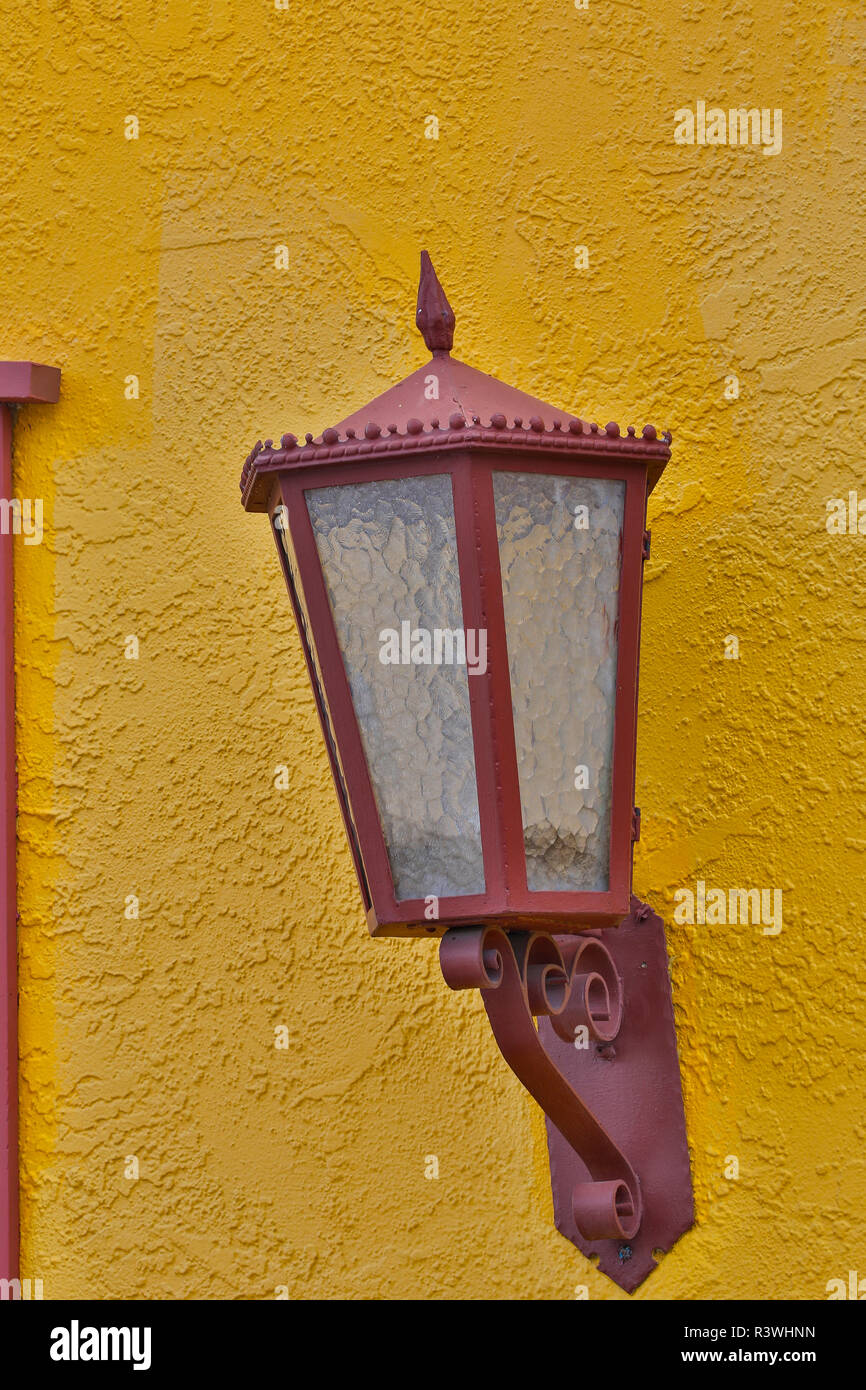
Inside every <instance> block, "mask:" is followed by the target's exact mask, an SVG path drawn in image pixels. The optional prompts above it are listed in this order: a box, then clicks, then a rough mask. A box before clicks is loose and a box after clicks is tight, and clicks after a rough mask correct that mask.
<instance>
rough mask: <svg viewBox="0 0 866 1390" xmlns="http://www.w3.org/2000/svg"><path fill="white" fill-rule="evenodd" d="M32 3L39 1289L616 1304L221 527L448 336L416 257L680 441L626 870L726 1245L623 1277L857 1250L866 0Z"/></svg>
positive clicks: (16, 292) (34, 1016) (30, 747)
mask: <svg viewBox="0 0 866 1390" xmlns="http://www.w3.org/2000/svg"><path fill="white" fill-rule="evenodd" d="M0 13H2V16H3V20H4V52H3V58H2V64H3V81H4V95H5V98H6V100H5V102H4V114H3V116H2V119H0V128H2V136H0V138H2V146H3V152H4V159H3V191H2V211H0V227H2V239H3V248H4V270H5V293H4V315H3V324H4V326H3V339H2V344H0V349H2V355H3V356H4V357H7V358H14V357H22V358H33V359H36V360H42V361H46V362H50V363H55V364H57V365H59V366H61V367H62V369H63V387H62V399H61V402H60V404H59V405H58V406H56V407H38V408H34V407H30V408H28V410H27V411H25V412H22V414H21V416H20V419H19V422H18V426H17V431H16V439H15V480H16V491H17V495H19V496H31V497H36V496H41V497H43V498H44V500H45V514H46V534H45V540H44V542H43V544H42V545H41V546H38V547H36V546H33V547H25V546H23V545H22V544H20V542H16V563H17V585H18V590H17V592H18V615H17V644H18V646H17V659H18V719H19V767H20V783H21V786H20V821H19V831H20V864H19V870H20V913H21V924H20V962H21V1052H22V1062H21V1077H22V1099H21V1121H22V1222H23V1233H22V1241H23V1245H22V1256H23V1258H22V1265H23V1273H24V1274H25V1275H30V1276H39V1277H42V1278H43V1280H44V1284H45V1295H46V1297H49V1298H51V1297H97V1298H98V1297H111V1296H114V1297H117V1296H123V1297H181V1298H184V1297H187V1298H188V1297H240V1298H258V1297H266V1298H267V1297H273V1296H274V1290H275V1289H276V1288H277V1287H279V1286H287V1288H288V1291H289V1293H290V1295H291V1296H292V1297H294V1298H299V1297H304V1296H315V1297H357V1298H375V1297H394V1296H410V1297H412V1296H418V1297H430V1298H445V1297H463V1298H508V1297H519V1298H529V1299H537V1298H545V1299H547V1298H556V1299H558V1298H573V1297H574V1292H575V1288H576V1286H578V1285H586V1286H587V1287H588V1289H589V1293H590V1296H591V1298H622V1297H624V1295H622V1294H621V1293H620V1292H619V1290H617V1289H615V1288H613V1287H612V1286H611V1285H610V1284H609V1283H607V1281H605V1280H604V1279H603V1278H602V1277H600V1276H599V1275H598V1274H597V1273H596V1272H595V1271H594V1270H593V1269H592V1267H591V1266H589V1265H587V1264H586V1262H585V1261H584V1260H583V1259H582V1257H581V1256H580V1255H579V1254H578V1253H577V1252H576V1251H575V1250H574V1249H573V1248H572V1247H571V1246H569V1245H568V1244H567V1243H566V1242H564V1241H563V1240H562V1239H561V1238H560V1237H559V1236H558V1235H557V1233H556V1232H555V1230H554V1229H553V1225H552V1206H551V1201H550V1196H549V1191H548V1186H547V1173H546V1147H545V1138H544V1127H543V1121H542V1118H541V1115H540V1113H539V1111H538V1110H537V1108H536V1107H535V1106H534V1104H533V1103H532V1102H531V1101H530V1100H529V1099H528V1098H527V1097H526V1096H525V1095H524V1094H523V1093H522V1091H521V1090H520V1087H519V1086H518V1083H517V1081H516V1080H515V1079H514V1077H513V1076H512V1075H511V1073H510V1072H509V1071H508V1070H507V1068H506V1067H505V1065H504V1064H503V1063H502V1062H501V1061H500V1059H499V1057H498V1054H497V1053H496V1051H495V1048H494V1044H493V1041H492V1038H491V1036H490V1033H489V1030H488V1027H487V1024H486V1020H485V1018H484V1016H483V1011H482V1007H481V1004H480V1002H479V1001H478V999H477V997H471V996H469V995H452V994H450V993H449V991H447V989H446V988H445V986H444V984H443V982H442V979H441V977H440V974H439V970H438V965H437V961H436V949H435V946H434V945H433V944H432V943H421V944H418V945H414V944H410V943H408V942H405V941H387V940H386V941H378V942H372V941H370V940H369V939H368V937H367V933H366V929H365V926H364V921H363V916H362V912H361V905H360V901H359V897H358V894H357V891H356V887H355V882H354V876H353V871H352V867H351V862H350V856H349V852H348V849H347V847H346V844H345V842H344V836H343V831H342V828H341V824H340V821H339V816H338V810H337V804H336V799H335V795H334V792H333V790H332V788H331V785H330V778H329V772H328V767H327V762H326V757H325V752H324V749H323V746H322V740H321V737H320V734H319V731H318V726H317V723H316V719H315V713H314V708H313V701H312V696H311V694H310V691H309V688H308V684H307V680H306V676H305V673H304V670H303V664H302V658H301V652H300V647H299V643H298V639H297V636H296V633H295V631H294V628H293V623H292V619H291V615H290V609H289V604H288V602H287V599H286V597H285V595H284V594H283V593H282V592H281V582H280V579H279V573H278V567H277V561H276V557H275V554H274V547H273V542H272V540H271V537H270V535H269V534H268V528H267V525H266V523H265V521H264V520H263V519H262V518H260V517H248V516H245V515H244V514H243V513H242V511H241V508H240V505H239V500H238V488H237V478H238V474H239V469H240V465H241V462H242V460H243V458H244V455H245V454H246V452H247V450H248V448H249V446H250V444H251V443H252V441H253V440H255V439H256V438H257V437H264V436H265V435H268V434H269V435H272V436H274V437H277V436H278V435H279V433H280V432H281V431H282V430H285V429H291V430H294V431H295V432H296V433H301V432H303V431H304V430H306V429H311V430H314V431H317V430H319V429H321V428H322V427H324V426H326V425H328V424H330V423H332V422H333V421H334V420H336V419H339V418H341V417H342V416H344V415H346V414H347V413H348V412H349V411H350V410H352V409H354V408H356V407H357V406H360V405H361V404H363V402H364V401H365V400H367V399H369V398H370V397H371V396H373V395H374V394H375V393H377V392H379V391H381V390H382V389H384V388H385V387H386V386H388V385H389V384H390V383H391V382H392V381H394V380H396V379H397V378H398V377H399V376H402V375H405V373H406V372H408V371H409V370H410V369H412V368H413V367H415V366H417V365H418V364H419V363H420V362H421V361H422V360H424V356H425V354H424V348H423V345H422V344H421V341H420V338H418V337H417V335H415V334H414V333H413V331H412V318H413V311H414V290H415V282H416V274H417V261H418V251H419V248H420V247H421V246H422V245H426V246H427V247H428V248H429V249H430V250H431V252H432V254H433V256H434V260H435V263H436V266H437V270H438V271H439V274H440V276H441V279H442V282H443V284H444V285H445V287H446V290H447V291H448V294H449V297H450V298H451V301H452V303H453V305H454V307H455V310H456V313H457V335H456V344H455V346H456V349H457V351H458V353H459V355H460V356H461V357H462V358H463V359H465V360H467V361H469V362H472V363H474V364H475V365H477V366H479V367H481V368H483V369H484V370H486V371H490V372H492V373H493V374H495V375H497V376H501V377H503V378H504V379H506V380H510V381H513V382H514V384H515V385H517V386H519V387H521V388H523V389H524V390H527V391H529V392H531V393H532V394H534V395H538V396H541V397H542V398H544V399H547V400H552V401H554V402H558V403H561V404H562V406H563V407H564V408H568V409H573V410H575V411H577V412H578V413H581V414H584V415H585V416H587V417H588V418H590V419H600V420H601V421H602V423H604V422H605V421H607V420H609V419H617V420H619V421H620V422H621V423H622V424H626V423H635V424H637V425H638V426H640V425H641V424H642V423H644V421H653V422H655V423H656V424H658V425H659V426H665V427H668V426H669V427H670V428H671V429H672V430H673V432H674V457H673V461H672V464H671V465H670V466H669V468H668V471H667V473H666V475H665V477H664V479H663V480H662V483H661V485H660V486H659V488H658V489H657V491H656V493H655V494H654V496H653V498H652V500H651V506H650V524H651V526H652V532H653V554H652V559H651V560H650V562H649V565H648V571H647V584H646V591H645V607H644V640H643V660H642V670H641V712H640V731H639V759H638V783H639V794H638V801H639V803H640V805H641V808H642V811H643V830H642V840H641V842H640V844H639V846H638V853H637V857H636V876H635V886H636V890H637V891H638V892H639V893H640V894H641V895H642V896H644V897H645V898H646V899H647V900H648V901H649V902H651V903H652V905H653V906H654V907H655V908H656V909H657V910H658V911H659V912H661V914H662V915H663V916H664V917H665V919H666V921H667V922H668V923H670V924H671V926H670V933H669V946H670V950H671V955H672V960H673V980H674V991H675V1004H676V1013H677V1019H678V1025H679V1036H680V1049H681V1059H682V1065H683V1076H684V1085H685V1099H686V1111H687V1122H688V1128H689V1135H690V1142H691V1146H692V1156H693V1164H694V1173H695V1186H696V1201H697V1217H698V1219H697V1225H696V1227H695V1229H694V1230H693V1231H692V1232H691V1233H690V1234H689V1235H687V1236H686V1237H685V1238H684V1239H683V1240H682V1241H680V1243H679V1244H678V1245H677V1247H676V1248H675V1249H674V1251H673V1252H672V1253H671V1254H670V1255H668V1256H667V1257H665V1259H664V1260H663V1262H662V1264H661V1266H660V1268H659V1269H658V1270H657V1271H656V1272H655V1273H654V1274H653V1275H652V1276H651V1277H650V1279H649V1280H648V1281H647V1283H646V1284H645V1285H644V1286H643V1288H642V1289H641V1290H640V1291H639V1293H638V1294H637V1295H636V1297H638V1298H648V1299H653V1298H670V1297H675V1298H723V1297H734V1298H739V1297H752V1296H757V1297H765V1298H783V1297H793V1298H801V1299H806V1298H823V1297H825V1296H826V1294H825V1286H826V1283H827V1280H828V1279H830V1278H834V1277H842V1278H845V1277H846V1275H847V1271H848V1270H849V1269H855V1270H856V1269H859V1270H860V1272H861V1274H862V1273H863V1272H864V1271H863V1262H864V1254H863V1250H864V1246H863V1217H862V1211H863V1199H864V1196H866V1159H864V1138H866V1135H864V1118H863V1082H864V1046H863V1028H864V1016H866V1009H864V1004H866V1000H864V995H866V980H864V970H863V965H862V954H863V936H864V912H866V907H864V894H863V891H862V889H863V880H864V855H866V821H864V810H863V804H864V791H866V777H864V772H863V767H862V763H863V760H864V754H866V736H864V725H863V708H864V697H866V677H864V663H863V650H862V633H863V621H864V611H866V603H864V589H863V554H864V550H863V547H864V546H866V537H858V536H838V537H833V536H830V535H828V534H827V532H826V529H825V522H824V518H825V503H826V500H827V498H829V497H838V496H842V497H844V496H846V495H847V492H848V490H849V489H851V488H857V487H858V486H862V487H863V489H864V492H866V479H864V474H863V443H862V440H863V436H864V423H866V422H864V420H863V390H862V377H863V370H864V360H866V318H864V308H863V289H864V279H866V276H864V270H863V264H862V256H861V255H860V253H859V247H860V246H862V244H863V233H864V195H863V188H864V175H866V141H864V110H866V103H864V96H866V81H864V77H866V20H864V18H863V14H862V8H861V6H860V5H859V3H854V0H850V3H848V0H845V2H844V3H831V2H830V0H825V2H824V3H822V2H821V0H819V2H818V3H808V4H807V3H806V0H780V3H778V4H774V5H765V4H757V3H747V0H720V3H718V4H715V5H708V4H703V3H697V2H693V0H676V2H674V0H659V3H656V4H653V5H639V4H623V3H613V2H611V3H606V0H590V3H589V8H588V10H587V11H586V12H581V11H577V10H575V9H574V7H573V6H572V5H571V4H570V3H567V0H557V3H544V4H542V3H540V2H539V0H531V2H530V3H521V4H516V3H514V0H505V3H497V4H495V5H494V4H491V3H489V0H482V3H479V4H476V5H473V6H466V5H460V4H458V3H456V0H443V3H441V4H438V5H435V6H432V5H429V4H427V3H423V4H417V3H408V4H405V5H403V6H399V7H394V6H391V5H386V4H384V3H382V2H381V0H368V3H366V4H364V5H362V6H346V5H337V4H334V3H327V4H323V5H322V4H320V5H316V6H315V7H310V6H307V5H302V4H295V3H293V4H292V6H291V9H290V11H289V12H288V13H284V12H279V11H276V10H275V9H274V7H273V5H270V4H268V3H265V0H261V2H260V3H256V4H248V3H241V0H209V3H207V4H204V3H197V2H195V0H191V3H189V4H186V5H183V6H180V5H175V4H169V3H168V2H167V0H147V2H146V3H139V0H136V3H133V0H99V3H85V0H70V3H67V4H65V5H62V6H61V5H60V4H56V3H52V2H51V0H46V3H41V4H36V5H30V6H27V7H22V6H20V5H18V4H14V3H12V2H11V0H5V3H3V4H2V5H0ZM699 99H703V100H706V101H707V102H708V103H709V104H712V103H718V104H719V105H721V106H722V107H728V106H729V105H745V106H759V107H769V108H782V110H783V112H784V147H783V150H782V153H781V154H780V155H778V156H777V157H769V158H768V157H765V156H764V155H763V154H762V153H761V151H760V150H756V149H751V148H747V149H731V148H727V147H723V148H716V149H713V148H697V147H683V146H677V145H675V144H674V142H673V138H672V137H673V128H674V121H673V113H674V111H675V110H676V109H677V108H678V107H682V106H687V105H688V106H692V107H693V106H694V104H695V102H696V101H697V100H699ZM131 114H133V115H136V116H137V117H138V120H139V122H140V135H139V139H138V140H126V139H125V138H124V119H125V117H127V116H129V115H131ZM430 115H435V116H436V117H437V118H438V121H439V139H438V140H431V139H425V138H424V132H425V118H427V117H428V116H430ZM280 245H285V246H287V247H288V268H287V269H285V270H278V269H276V268H275V257H274V248H275V247H276V246H280ZM576 245H584V246H586V247H587V249H588V252H589V266H588V268H587V269H582V270H581V269H576V268H575V255H574V248H575V246H576ZM732 373H734V374H736V375H737V376H738V377H739V380H740V396H739V399H737V400H734V401H729V400H726V399H725V397H724V390H725V378H726V376H727V375H730V374H732ZM131 374H135V375H137V376H138V377H139V380H140V397H139V399H137V400H129V399H126V398H125V394H124V383H125V379H126V378H127V377H129V376H130V375H131ZM133 634H134V635H137V636H138V638H139V642H140V656H139V659H138V660H137V661H133V660H127V659H125V657H124V642H125V639H126V638H127V637H128V636H129V635H133ZM729 635H736V636H737V637H738V638H739V650H740V657H739V660H738V661H732V660H725V659H724V650H725V642H724V639H725V637H726V636H729ZM280 764H286V765H288V767H289V769H290V778H289V781H290V786H289V789H288V790H278V789H277V788H276V787H275V785H274V779H275V770H276V768H277V766H278V765H280ZM699 878H702V879H704V880H705V881H706V882H707V883H708V884H711V885H718V886H722V887H725V888H728V887H734V886H743V887H765V888H781V889H782V890H783V893H784V927H783V930H782V932H781V934H779V935H778V936H767V935H763V934H762V933H761V930H760V928H758V927H753V926H745V927H743V926H735V927H701V926H694V927H689V926H682V927H676V926H674V925H673V902H674V899H673V894H674V892H675V891H676V889H677V888H679V887H684V886H694V884H695V882H696V880H697V879H699ZM132 894H134V895H136V896H137V897H138V898H139V900H140V905H141V906H140V916H139V917H138V919H137V920H130V919H128V918H126V917H125V916H124V906H125V902H126V900H127V898H128V897H129V895H132ZM281 1025H285V1027H286V1028H287V1029H288V1046H287V1047H286V1048H284V1049H280V1050H278V1049H277V1048H275V1046H274V1040H275V1029H276V1028H278V1027H279V1026H281ZM428 1155H436V1156H437V1158H438V1164H439V1177H438V1179H435V1180H427V1179H425V1176H424V1172H425V1159H426V1156H428ZM729 1155H736V1156H737V1157H738V1159H739V1165H740V1178H739V1180H737V1181H730V1180H727V1179H726V1178H725V1176H724V1168H725V1164H726V1161H727V1156H729ZM132 1156H135V1157H137V1158H138V1161H139V1177H138V1179H137V1180H132V1179H129V1178H126V1177H125V1176H124V1173H125V1170H126V1168H127V1166H128V1160H129V1158H130V1157H132Z"/></svg>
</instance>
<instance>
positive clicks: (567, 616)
mask: <svg viewBox="0 0 866 1390" xmlns="http://www.w3.org/2000/svg"><path fill="white" fill-rule="evenodd" d="M417 317H418V325H419V327H420V329H421V332H422V335H423V337H424V341H425V343H426V344H427V347H428V348H429V349H430V352H431V354H432V356H431V359H430V361H429V362H428V363H427V364H426V365H425V366H423V367H420V368H419V369H418V370H417V371H416V372H413V373H412V374H411V376H408V377H406V379H405V380H404V381H401V382H400V383H399V384H398V385H397V386H393V387H392V388H391V389H390V390H389V391H386V392H385V393H384V394H383V395H381V396H379V397H378V398H377V399H376V400H374V401H372V402H371V404H370V405H368V406H366V407H365V408H364V409H363V410H361V411H358V412H357V413H356V414H355V415H350V416H349V417H348V418H347V419H345V420H343V421H342V422H341V423H340V424H339V425H335V426H333V427H332V428H330V429H326V430H324V431H323V432H322V434H321V436H320V438H318V439H314V438H313V436H312V435H311V434H308V435H307V437H306V442H305V443H303V444H299V443H298V440H297V439H296V438H295V436H294V435H291V434H289V435H284V436H283V438H282V440H281V442H280V447H279V448H277V449H275V448H274V447H273V445H272V443H271V441H270V440H268V441H266V443H265V445H264V446H262V445H261V444H257V445H256V446H255V448H254V449H253V451H252V453H251V454H250V456H249V457H248V459H247V461H246V463H245V465H244V470H243V475H242V478H241V489H242V492H243V502H244V506H245V507H246V508H247V510H248V511H259V512H267V513H268V515H269V516H270V518H271V524H272V527H273V531H274V537H275V539H276V542H277V549H278V552H279V555H280V559H281V563H282V567H283V573H284V575H285V579H286V583H287V585H288V589H289V593H290V595H291V599H292V604H293V607H294V611H295V617H296V620H297V624H298V629H299V631H300V634H301V639H302V642H303V646H304V652H305V655H306V661H307V667H308V670H309V674H310V680H311V682H312V685H313V689H314V691H315V696H316V702H317V705H318V710H319V718H320V720H321V725H322V731H323V733H324V736H325V741H326V744H327V747H328V752H329V755H330V759H331V767H332V771H333V775H334V782H335V785H336V788H337V794H338V796H339V798H340V805H341V807H342V811H343V818H344V821H345V824H346V830H347V833H348V837H349V843H350V845H351V848H352V853H353V856H354V860H355V868H356V871H357V874H358V882H359V884H360V887H361V892H362V894H363V898H364V903H365V906H366V909H367V920H368V923H369V926H370V931H371V932H372V933H373V935H382V936H389V935H390V936H407V935H408V936H414V935H419V934H420V935H423V934H424V933H435V934H438V935H441V934H442V933H443V932H444V935H443V937H442V943H441V947H440V963H441V966H442V971H443V974H444V976H445V979H446V981H447V983H448V984H449V985H450V986H451V987H452V988H453V989H466V988H475V987H477V988H478V989H479V990H480V991H481V996H482V999H483V1000H484V1005H485V1008H486V1010H487V1013H488V1016H489V1018H490V1023H491V1026H492V1028H493V1032H494V1035H495V1037H496V1040H497V1043H498V1044H499V1047H500V1049H501V1051H502V1053H503V1055H504V1056H505V1058H506V1060H507V1061H508V1063H509V1065H510V1066H511V1067H512V1069H513V1070H514V1071H515V1073H516V1074H517V1076H518V1077H519V1078H520V1080H521V1081H522V1082H523V1084H524V1085H525V1086H526V1087H527V1089H528V1090H529V1091H531V1093H532V1094H533V1096H534V1097H535V1098H536V1100H537V1101H538V1102H539V1104H540V1105H541V1106H542V1107H543V1109H544V1111H545V1113H546V1115H547V1117H548V1138H549V1145H550V1153H551V1171H552V1174H553V1193H554V1211H555V1216H556V1224H557V1227H558V1229H559V1230H560V1231H561V1232H562V1233H563V1235H565V1236H567V1237H568V1239H570V1240H572V1241H573V1242H574V1243H575V1244H576V1245H577V1246H578V1247H579V1248H580V1249H581V1250H583V1251H584V1252H585V1253H587V1254H590V1255H597V1256H598V1264H599V1268H600V1269H601V1270H603V1271H604V1272H605V1273H606V1274H608V1275H609V1276H610V1277H611V1278H613V1279H615V1280H616V1281H617V1282H618V1283H619V1284H621V1285H622V1286H623V1287H624V1288H626V1289H629V1290H631V1289H634V1288H636V1287H637V1285H638V1284H639V1283H640V1282H641V1280H642V1279H643V1278H644V1277H645V1276H646V1274H647V1273H648V1272H649V1270H650V1269H652V1268H653V1266H654V1260H655V1256H654V1252H655V1251H656V1250H658V1249H659V1248H661V1249H667V1248H669V1247H670V1245H672V1244H673V1242H674V1241H675V1240H676V1239H677V1237H678V1236H679V1235H680V1234H681V1233H682V1232H683V1231H685V1230H687V1229H688V1228H689V1226H690V1225H691V1224H692V1220H693V1206H692V1196H691V1185H690V1179H689V1171H688V1149H687V1145H686V1138H685V1127H684V1120H683V1107H682V1097H681V1091H680V1081H679V1068H678V1061H677V1053H676V1036H675V1033H674V1029H673V1014H672V1010H671V997H670V982H669V979H668V971H667V957H666V951H665V938H664V927H663V924H662V922H661V919H660V918H658V917H657V916H655V914H654V913H652V912H651V910H650V908H649V907H647V906H646V905H643V904H640V903H638V901H637V900H636V899H633V898H632V897H631V870H632V844H633V842H634V840H635V839H636V838H637V836H638V834H639V829H640V816H639V813H638V812H637V810H636V809H635V807H634V778H635V730H636V715H637V679H638V647H639V640H640V606H641V585H642V576H643V564H644V560H645V559H646V557H647V555H648V552H649V535H648V533H647V532H646V530H645V524H646V499H647V496H648V494H649V492H650V491H651V490H652V488H653V487H654V486H655V484H656V482H657V481H658V479H659V477H660V475H661V472H662V470H663V468H664V466H665V464H666V462H667V460H668V458H669V457H670V449H669V445H670V435H669V434H667V435H664V436H663V437H662V438H661V439H660V438H658V436H657V434H656V431H655V429H654V428H653V427H652V426H651V425H647V426H645V427H644V429H643V431H642V432H641V434H640V436H638V435H637V434H636V432H635V430H634V429H633V428H629V429H628V430H627V432H626V433H625V434H624V435H623V434H622V433H621V432H620V429H619V427H618V426H617V425H615V424H610V425H607V426H606V427H605V428H604V429H599V427H598V426H597V425H593V424H587V423H586V422H585V421H583V420H580V419H578V418H577V417H576V416H573V415H570V414H568V413H567V412H562V411H558V410H555V409H553V407H551V406H548V405H545V404H544V403H543V402H542V401H538V400H535V399H534V398H533V397H532V396H527V395H525V394H524V393H523V392H522V391H517V390H515V389H514V388H513V387H511V386H506V385H504V384H503V383H502V382H501V381H496V380H495V379H494V378H493V377H489V376H485V375H484V374H483V373H481V372H479V371H476V370H475V369H474V368H473V367H467V366H466V365H465V363H462V362H458V361H456V360H454V359H453V358H452V357H451V356H450V351H451V344H452V339H453V331H454V315H453V313H452V312H451V309H450V307H449V305H448V301H447V300H446V298H445V295H444V294H443V292H442V288H441V286H440V284H439V281H438V280H437V278H436V275H435V273H434V271H433V268H432V266H431V264H430V259H429V257H428V256H427V254H426V252H424V253H422V261H421V284H420V288H419V292H418V315H417ZM601 928H607V929H609V930H606V931H602V930H601ZM613 928H616V930H612V929H613ZM554 933H555V935H554ZM579 934H580V935H579ZM602 938H604V939H602ZM536 1017H537V1018H538V1026H537V1027H536V1024H535V1022H534V1019H535V1018H536ZM578 1041H580V1047H581V1048H582V1049H583V1050H580V1051H579V1050H576V1049H577V1048H578ZM609 1063H610V1064H613V1070H612V1071H608V1070H606V1067H607V1065H608V1064H609ZM599 1066H600V1067H601V1070H599Z"/></svg>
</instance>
